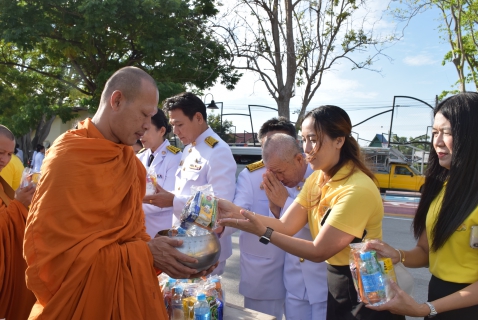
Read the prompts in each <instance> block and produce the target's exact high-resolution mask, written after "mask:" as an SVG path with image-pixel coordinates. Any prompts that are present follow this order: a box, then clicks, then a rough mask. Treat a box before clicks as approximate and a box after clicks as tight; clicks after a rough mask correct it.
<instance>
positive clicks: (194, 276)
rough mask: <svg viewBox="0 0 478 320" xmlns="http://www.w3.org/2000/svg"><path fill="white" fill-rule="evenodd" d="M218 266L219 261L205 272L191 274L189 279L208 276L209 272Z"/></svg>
mask: <svg viewBox="0 0 478 320" xmlns="http://www.w3.org/2000/svg"><path fill="white" fill-rule="evenodd" d="M218 264H219V261H218V262H216V263H215V264H213V265H212V266H211V267H209V269H207V270H204V271H201V272H198V273H196V274H192V275H191V278H200V277H205V276H207V275H208V274H210V273H211V272H213V271H214V269H216V268H217V265H218Z"/></svg>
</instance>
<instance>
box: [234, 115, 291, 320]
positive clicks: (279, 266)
mask: <svg viewBox="0 0 478 320" xmlns="http://www.w3.org/2000/svg"><path fill="white" fill-rule="evenodd" d="M279 132H280V133H285V134H288V135H290V136H292V137H293V138H294V139H296V138H297V132H296V131H295V127H294V125H293V124H292V123H291V122H290V121H288V120H287V119H286V118H284V117H280V118H272V119H270V120H268V121H266V122H265V123H264V124H263V125H262V127H261V129H260V130H259V140H260V141H261V144H262V143H264V140H265V139H267V138H268V137H269V136H271V135H273V134H275V133H279ZM265 173H266V168H265V166H264V163H263V162H262V160H261V161H257V162H255V163H253V164H250V165H248V166H246V168H245V169H244V170H242V171H241V173H240V174H239V176H238V177H237V183H236V194H235V196H234V203H235V204H236V205H238V206H240V207H242V208H244V209H247V210H250V211H253V212H256V213H257V214H262V215H266V216H271V217H274V215H273V214H271V213H270V211H269V199H267V195H266V193H265V192H264V189H263V187H262V179H263V175H264V174H265ZM276 218H277V217H276ZM239 249H240V252H241V257H240V262H241V279H240V282H239V293H240V294H242V295H243V296H244V307H246V308H248V309H252V310H256V311H259V312H262V313H266V314H270V315H273V316H275V317H276V318H277V319H282V316H283V315H284V299H285V287H284V282H283V273H284V255H285V252H284V251H283V250H281V249H279V248H278V247H276V246H272V247H271V246H264V245H262V244H260V243H258V241H257V236H255V235H253V234H251V233H247V232H241V234H240V236H239Z"/></svg>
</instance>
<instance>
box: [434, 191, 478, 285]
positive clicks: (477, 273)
mask: <svg viewBox="0 0 478 320" xmlns="http://www.w3.org/2000/svg"><path fill="white" fill-rule="evenodd" d="M445 188H446V183H445V185H444V186H443V188H442V190H441V191H440V193H439V194H438V196H437V197H436V198H435V199H434V200H433V201H432V203H431V204H430V208H429V209H428V214H427V220H426V231H427V237H428V244H429V246H431V244H432V241H433V237H432V235H431V231H432V230H433V226H434V225H435V221H436V220H437V218H438V212H439V211H440V208H441V203H442V201H443V196H444V194H445ZM471 226H478V208H476V209H475V210H473V212H472V213H471V214H470V215H469V216H468V217H467V218H466V219H465V221H464V222H463V223H462V225H461V226H460V227H459V228H458V229H457V230H456V231H455V232H454V233H453V234H452V236H451V237H450V238H449V239H448V240H447V241H446V242H445V244H444V245H443V247H441V248H440V249H438V250H437V251H432V250H431V248H430V251H429V255H428V256H429V264H430V266H429V269H430V272H431V274H433V275H434V276H435V277H437V278H440V279H441V280H444V281H449V282H456V283H473V282H476V281H478V249H472V248H471V247H470V235H471Z"/></svg>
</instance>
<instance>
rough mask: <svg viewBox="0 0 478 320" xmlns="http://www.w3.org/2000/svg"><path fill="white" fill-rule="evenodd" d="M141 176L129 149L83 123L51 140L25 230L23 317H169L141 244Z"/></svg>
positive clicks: (144, 239) (70, 319)
mask: <svg viewBox="0 0 478 320" xmlns="http://www.w3.org/2000/svg"><path fill="white" fill-rule="evenodd" d="M145 179H146V172H145V169H144V166H143V165H142V164H141V162H140V161H139V160H138V159H137V158H136V156H135V154H134V152H133V149H132V148H131V147H128V146H125V145H121V144H116V143H113V142H111V141H109V140H106V139H105V138H104V137H103V136H102V135H101V133H100V132H99V131H98V129H97V128H96V127H95V126H94V124H93V123H92V122H91V120H90V119H87V120H85V121H83V122H81V123H80V124H79V125H78V129H77V130H70V131H68V132H66V133H65V134H63V135H62V136H60V137H59V138H58V139H57V140H56V141H55V143H54V144H53V146H52V147H51V148H50V149H49V151H48V153H47V156H46V157H45V160H44V162H43V166H42V177H41V179H40V182H39V183H38V186H37V190H36V192H35V195H34V197H33V201H32V206H31V209H30V214H29V215H28V219H27V228H26V231H25V242H24V255H25V259H26V261H27V265H28V268H27V271H26V276H27V286H28V288H30V289H31V290H32V291H33V292H34V293H35V295H36V297H37V302H36V303H35V305H34V307H33V310H32V313H31V315H30V319H45V320H46V319H65V320H66V319H68V320H75V319H88V320H90V319H125V320H130V319H138V320H142V319H144V320H146V319H148V320H149V319H168V317H167V313H166V310H165V306H164V300H163V297H162V294H161V291H160V288H159V284H158V280H157V278H156V272H155V270H154V268H153V257H152V255H151V252H150V250H149V248H148V246H147V241H149V240H150V238H149V236H148V235H147V233H146V231H145V230H146V229H145V226H144V213H143V209H142V203H141V201H142V199H143V196H144V194H145V191H146V187H145V186H146V181H145Z"/></svg>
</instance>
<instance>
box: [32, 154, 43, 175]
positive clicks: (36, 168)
mask: <svg viewBox="0 0 478 320" xmlns="http://www.w3.org/2000/svg"><path fill="white" fill-rule="evenodd" d="M43 159H45V154H44V153H43V152H37V153H36V154H35V158H34V164H33V172H40V170H41V165H42V164H43Z"/></svg>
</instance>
